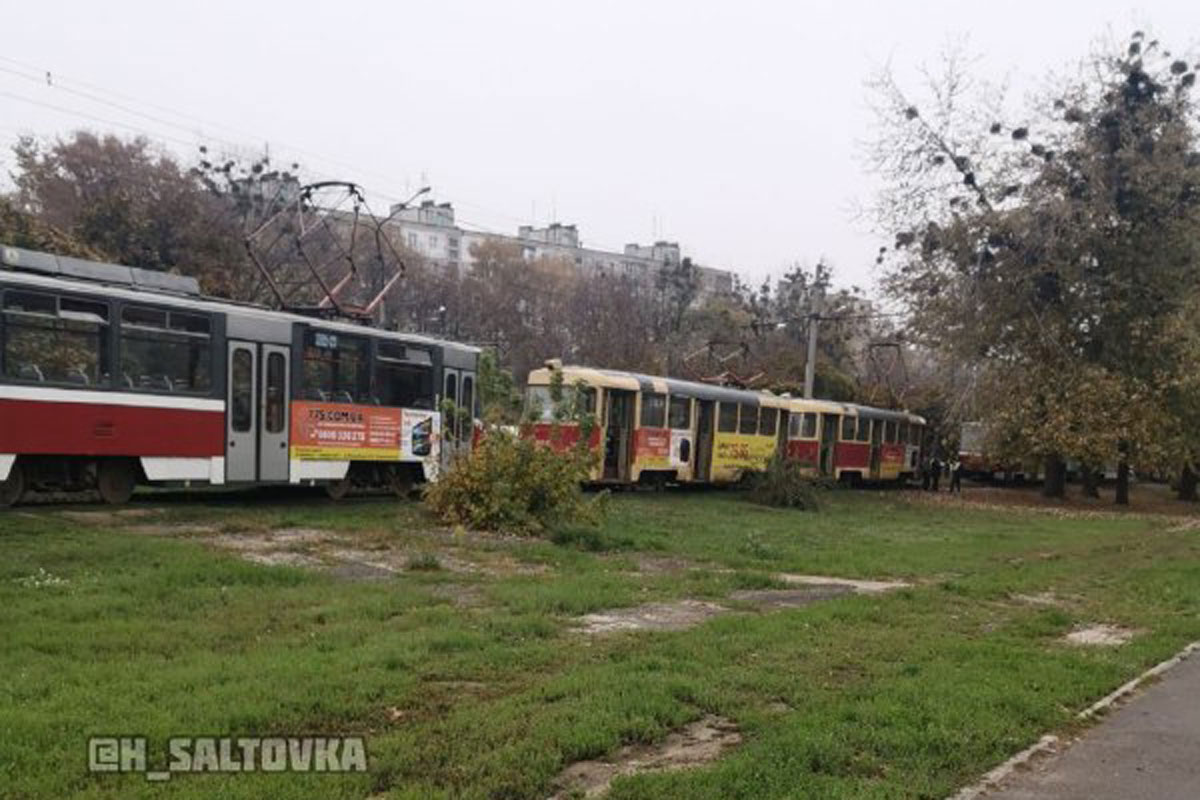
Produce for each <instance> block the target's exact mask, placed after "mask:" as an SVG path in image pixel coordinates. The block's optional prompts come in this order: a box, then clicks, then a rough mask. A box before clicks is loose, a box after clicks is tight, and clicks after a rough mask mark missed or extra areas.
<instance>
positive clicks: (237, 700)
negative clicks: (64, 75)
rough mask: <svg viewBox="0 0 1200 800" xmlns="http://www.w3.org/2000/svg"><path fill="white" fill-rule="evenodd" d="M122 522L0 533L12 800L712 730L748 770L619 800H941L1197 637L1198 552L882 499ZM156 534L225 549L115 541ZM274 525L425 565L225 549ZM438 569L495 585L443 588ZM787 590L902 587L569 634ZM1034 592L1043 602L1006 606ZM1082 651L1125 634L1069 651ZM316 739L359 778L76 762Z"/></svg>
mask: <svg viewBox="0 0 1200 800" xmlns="http://www.w3.org/2000/svg"><path fill="white" fill-rule="evenodd" d="M138 505H140V506H144V507H149V508H153V509H156V511H155V513H154V514H153V515H152V516H150V517H147V518H134V517H123V518H119V519H117V518H114V519H107V520H106V519H105V518H104V517H103V516H98V517H96V518H95V519H93V520H89V521H86V522H80V521H78V517H73V518H69V517H67V516H64V515H63V513H62V511H61V510H60V509H56V508H45V509H39V508H37V507H31V508H27V509H23V510H20V509H19V510H18V511H17V512H8V513H5V514H3V515H0V631H3V634H2V639H0V641H2V642H3V647H2V648H0V795H3V796H11V797H59V796H67V795H74V796H85V797H93V796H94V797H125V796H139V795H145V796H157V795H160V794H169V795H178V796H196V797H209V796H214V795H220V796H222V797H231V798H236V797H247V798H250V797H297V798H299V797H314V796H320V797H325V796H330V797H364V796H369V795H373V794H387V795H388V796H392V797H404V798H408V797H411V798H425V797H479V798H544V797H546V796H547V795H548V794H550V792H551V786H552V781H553V779H554V777H555V775H557V773H558V772H559V771H560V770H562V769H563V767H565V766H566V765H568V764H570V763H572V762H574V761H577V760H581V759H588V758H596V757H599V756H603V755H604V754H606V753H611V752H612V751H614V750H616V749H617V748H618V747H620V746H621V745H623V744H628V743H633V742H654V741H659V740H661V739H662V738H663V737H665V736H666V735H667V733H668V732H670V731H671V730H673V729H675V728H678V727H680V726H682V725H684V724H685V723H687V722H689V721H691V720H695V719H698V718H700V717H702V716H703V715H704V714H706V713H715V714H719V715H722V716H724V717H727V718H729V719H731V720H733V721H735V722H736V723H737V725H738V726H739V727H740V729H741V732H742V735H743V737H744V740H743V743H742V744H741V745H740V746H739V747H737V748H736V749H734V750H731V751H729V752H728V753H727V754H726V755H725V756H724V757H723V758H721V759H720V760H719V761H717V762H714V763H713V764H711V765H708V766H705V767H703V768H700V769H695V770H688V771H677V772H669V773H657V774H643V775H637V776H633V777H629V778H621V779H618V780H617V782H616V783H615V784H614V785H613V788H612V791H611V793H610V795H609V796H610V797H613V798H660V797H687V798H689V799H690V800H699V798H738V797H745V798H758V797H819V798H836V797H927V798H942V797H945V796H946V795H948V794H950V793H951V792H952V791H953V790H954V789H955V788H956V787H958V786H961V785H963V784H965V783H968V782H970V781H972V780H973V779H974V778H975V777H976V776H977V775H979V774H980V773H982V772H984V771H986V770H987V769H989V768H990V767H992V766H993V765H994V764H995V763H997V762H999V761H1001V760H1003V759H1005V758H1007V757H1008V756H1009V755H1011V754H1012V753H1014V752H1016V751H1017V750H1019V749H1021V748H1023V747H1025V746H1026V745H1028V744H1029V743H1031V742H1032V741H1033V740H1035V739H1036V738H1037V737H1038V736H1040V735H1041V734H1042V733H1044V732H1046V731H1048V730H1057V731H1063V730H1069V729H1070V728H1071V727H1072V726H1073V725H1075V724H1076V723H1075V722H1074V714H1075V712H1076V711H1078V710H1079V709H1081V708H1083V707H1085V706H1086V705H1088V704H1089V703H1090V702H1092V701H1093V700H1095V699H1097V698H1099V697H1101V696H1103V695H1104V694H1106V693H1107V692H1109V691H1111V690H1112V689H1113V688H1115V687H1116V686H1117V685H1119V684H1121V683H1122V682H1124V681H1125V680H1127V679H1128V678H1130V677H1132V676H1134V675H1136V674H1137V673H1139V672H1140V671H1141V670H1143V669H1144V668H1146V667H1147V666H1149V665H1151V664H1153V663H1155V662H1157V661H1160V660H1162V659H1163V658H1165V657H1167V656H1169V655H1170V654H1171V653H1173V652H1175V651H1176V650H1178V649H1179V648H1180V647H1182V646H1183V645H1184V644H1185V643H1187V642H1189V641H1192V640H1194V639H1197V638H1200V561H1198V560H1197V555H1198V554H1200V530H1185V529H1181V528H1180V527H1179V526H1178V520H1175V521H1170V520H1165V519H1164V520H1154V519H1132V518H1113V519H1066V518H1059V517H1054V516H1050V515H1046V514H1037V513H1030V512H1022V511H1018V510H1014V511H1009V512H1005V511H996V510H988V511H979V510H969V509H955V508H944V509H943V508H930V507H928V506H925V505H917V504H909V503H908V502H907V501H906V500H905V499H904V496H903V495H901V494H900V493H880V494H871V493H866V492H860V493H850V492H846V493H835V494H833V495H832V496H831V498H830V502H829V503H828V507H827V508H826V509H824V510H823V511H822V512H820V513H818V514H809V513H804V512H797V511H781V510H774V509H765V508H760V507H756V506H754V505H751V504H750V503H748V502H746V501H745V500H744V499H742V497H741V496H739V495H737V494H734V493H707V494H705V493H680V494H624V495H617V496H615V497H613V498H612V502H611V512H610V515H609V518H608V521H607V522H606V523H605V525H604V527H603V529H602V530H601V531H599V532H598V533H594V532H593V533H589V532H575V533H574V534H573V535H566V536H562V537H560V538H559V542H558V543H554V542H550V541H542V540H513V539H504V538H491V537H480V536H476V535H473V534H469V533H466V532H462V531H460V532H457V533H447V532H440V533H438V532H434V531H433V530H432V529H434V528H435V527H436V526H434V525H433V523H432V522H431V521H430V520H429V519H428V518H427V517H426V516H425V514H424V512H423V511H422V510H421V508H420V507H419V506H417V505H414V504H411V503H408V504H404V503H399V504H398V503H394V502H390V501H385V500H362V501H352V502H349V503H345V504H342V505H330V504H327V503H325V502H321V501H318V500H316V499H315V498H311V497H309V496H307V495H305V496H296V497H294V498H293V497H289V496H287V495H282V496H280V495H274V496H269V497H256V496H253V495H251V496H248V497H241V496H232V497H231V496H228V495H226V496H221V497H218V498H214V499H213V500H212V501H210V502H209V503H207V504H206V505H201V504H198V503H195V502H192V501H183V500H180V499H171V500H170V501H167V502H162V501H160V500H158V499H157V498H154V497H153V496H152V497H150V498H149V499H148V500H147V499H143V501H142V502H141V503H140V504H138ZM158 509H165V510H163V511H158ZM148 522H153V523H155V524H158V525H160V527H162V526H163V525H182V524H185V523H186V524H207V525H211V526H215V527H214V531H215V533H214V531H208V532H207V533H205V532H201V533H194V534H191V535H180V534H171V535H161V534H162V533H163V531H162V530H158V531H156V533H157V534H158V535H151V534H149V533H147V532H145V531H142V532H127V531H124V530H122V526H137V525H144V524H146V523H148ZM281 527H292V528H294V527H300V528H323V529H331V530H335V531H340V532H343V534H344V535H345V536H346V537H347V538H348V540H350V541H353V542H356V543H357V544H356V546H358V547H359V548H360V549H362V550H363V551H368V552H370V551H378V552H384V551H386V550H388V549H389V548H393V549H394V548H403V549H406V550H407V551H408V552H419V553H422V554H424V555H423V556H422V557H420V558H416V559H414V560H413V562H412V563H413V567H414V568H413V569H411V570H408V571H402V572H400V573H398V574H397V575H396V576H395V577H392V578H389V579H386V580H370V581H368V580H347V579H345V578H343V577H336V576H333V575H330V574H326V573H325V572H322V571H320V570H314V569H307V568H303V567H291V566H264V565H261V564H254V563H249V562H247V561H245V560H243V559H242V558H240V557H239V556H238V555H236V554H235V553H233V552H231V551H229V550H228V549H223V548H219V547H215V546H214V544H213V542H214V541H215V540H214V536H219V537H221V538H223V539H224V540H225V541H226V543H228V541H229V540H231V539H233V538H236V537H238V536H249V535H253V534H254V533H255V532H261V531H264V530H273V529H277V528H281ZM171 530H172V529H170V528H168V529H167V532H168V533H170V531H171ZM184 530H185V529H183V528H180V531H184ZM298 549H301V550H302V549H303V547H298ZM452 558H457V559H459V560H462V561H468V562H473V563H478V564H487V565H491V567H489V568H488V569H487V570H478V571H473V572H462V571H456V570H452V569H447V568H437V567H439V566H441V565H444V564H447V563H450V562H451V559H452ZM639 565H640V566H641V567H642V568H641V569H639ZM664 565H665V566H664ZM43 571H44V572H43ZM781 572H793V573H816V574H826V575H837V576H843V577H868V578H902V579H907V580H910V581H912V582H913V584H914V585H913V587H912V588H908V589H901V590H898V591H895V592H891V593H888V594H881V595H872V596H843V597H837V598H834V599H831V600H828V601H825V602H822V603H819V604H815V605H812V606H809V607H806V608H801V609H792V610H782V611H775V612H771V613H755V612H741V613H731V614H726V615H724V616H719V617H716V618H714V619H711V620H709V621H708V622H706V623H704V624H702V625H700V626H698V627H695V628H692V629H690V630H684V631H677V632H634V633H624V634H615V635H608V636H598V637H594V636H587V635H584V634H581V633H579V632H577V631H575V630H574V629H573V623H574V618H575V617H577V616H579V615H581V614H586V613H589V612H593V611H598V610H601V609H610V608H615V607H622V606H630V605H637V604H640V603H643V602H648V601H657V600H666V599H672V598H684V597H691V598H702V599H720V598H722V597H726V596H727V595H729V594H730V593H731V592H734V591H736V590H738V589H744V588H764V587H771V586H777V585H779V584H778V583H777V579H776V578H775V575H776V574H777V573H781ZM1044 592H1052V593H1053V594H1054V596H1055V597H1057V598H1059V600H1060V602H1059V604H1058V605H1037V604H1031V603H1028V602H1023V601H1021V600H1020V599H1018V598H1015V597H1014V595H1018V594H1023V595H1034V594H1038V593H1044ZM1092 622H1111V623H1117V624H1120V625H1124V626H1127V627H1130V628H1134V629H1137V630H1138V631H1139V632H1140V633H1139V635H1138V636H1136V637H1135V638H1134V639H1133V641H1132V642H1130V643H1129V644H1127V645H1124V646H1122V647H1119V648H1109V649H1081V648H1077V647H1072V646H1069V645H1065V644H1063V643H1061V641H1060V637H1061V636H1062V635H1063V634H1065V633H1066V632H1068V631H1070V630H1071V629H1072V628H1073V627H1074V626H1075V625H1077V624H1082V623H1092ZM330 733H355V734H362V735H365V736H366V737H367V747H368V755H369V760H370V769H369V771H368V773H366V774H351V775H273V774H262V773H258V774H252V775H236V776H219V775H188V776H182V777H176V778H175V779H174V780H172V781H171V782H169V783H167V784H150V783H147V782H146V781H145V780H144V779H143V778H142V777H140V776H136V775H134V776H129V775H123V776H115V775H89V774H88V773H87V771H86V769H85V765H86V739H87V737H88V736H91V735H112V734H125V735H133V734H139V735H146V736H149V737H150V740H151V743H152V746H151V760H152V761H153V760H155V750H154V744H153V743H155V742H160V743H161V742H163V741H164V740H165V739H166V737H167V736H169V735H172V734H176V735H188V734H190V735H219V734H232V735H243V736H244V735H256V734H261V735H272V734H282V735H289V734H292V735H300V734H330Z"/></svg>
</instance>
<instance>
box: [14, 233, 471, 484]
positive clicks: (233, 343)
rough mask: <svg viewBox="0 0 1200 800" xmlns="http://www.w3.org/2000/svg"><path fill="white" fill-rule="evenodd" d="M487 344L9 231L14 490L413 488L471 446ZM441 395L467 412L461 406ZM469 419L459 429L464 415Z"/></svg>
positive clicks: (433, 476)
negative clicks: (49, 244)
mask: <svg viewBox="0 0 1200 800" xmlns="http://www.w3.org/2000/svg"><path fill="white" fill-rule="evenodd" d="M478 356H479V351H478V350H477V349H476V348H472V347H468V346H465V345H461V344H456V343H452V342H445V341H439V340H436V339H431V338H427V337H422V336H417V335H411V334H403V333H393V332H388V331H382V330H377V329H373V328H369V327H365V326H363V325H360V324H355V323H353V322H342V321H336V320H329V319H321V318H315V317H309V316H305V315H301V314H294V313H287V312H280V311H272V310H269V309H266V308H262V307H258V306H251V305H239V304H236V303H231V302H228V301H222V300H217V299H212V298H206V297H203V296H202V295H200V293H199V287H198V285H197V283H196V281H195V280H194V279H191V278H184V277H179V276H173V275H166V274H163V273H157V272H151V271H147V270H139V269H135V268H131V267H124V266H120V265H116V264H102V263H97V262H91V261H83V260H80V259H74V258H67V257H62V256H55V255H51V254H48V253H41V252H35V251H30V250H24V249H21V248H15V247H0V506H5V505H12V504H13V503H16V502H18V501H20V499H21V498H22V497H23V496H24V495H25V494H26V493H27V492H30V491H39V490H68V491H70V490H79V489H88V488H95V489H98V490H99V492H100V494H101V496H102V497H103V498H104V499H105V500H106V501H108V502H111V503H120V502H124V501H125V500H127V499H128V498H129V496H130V494H131V493H132V491H133V489H134V487H135V486H136V485H138V484H167V485H188V486H190V485H222V484H235V485H243V486H244V485H251V484H269V483H276V484H289V483H290V484H321V485H324V486H326V487H327V489H328V491H329V492H330V494H331V495H333V496H335V497H336V496H340V495H343V494H345V493H346V492H347V491H349V489H350V488H351V487H352V486H354V485H385V486H390V487H392V488H394V489H396V490H397V491H406V490H407V487H409V486H411V485H412V484H413V483H415V482H420V481H425V480H431V479H433V478H435V477H436V475H437V473H438V471H439V470H440V469H442V468H444V467H445V465H446V464H447V463H448V459H450V458H451V457H452V456H453V455H454V454H455V453H456V452H457V451H459V450H461V449H463V448H469V447H470V445H471V428H470V425H471V422H470V418H471V417H473V416H474V410H475V406H476V402H477V399H476V389H475V380H476V368H477V363H478ZM443 400H450V401H452V402H453V403H454V404H455V405H456V406H457V407H458V408H460V409H468V410H470V411H471V413H470V414H453V415H447V419H448V420H449V422H448V427H449V428H450V429H449V430H445V431H443V430H442V415H441V413H440V409H441V407H442V401H443ZM460 428H461V430H460Z"/></svg>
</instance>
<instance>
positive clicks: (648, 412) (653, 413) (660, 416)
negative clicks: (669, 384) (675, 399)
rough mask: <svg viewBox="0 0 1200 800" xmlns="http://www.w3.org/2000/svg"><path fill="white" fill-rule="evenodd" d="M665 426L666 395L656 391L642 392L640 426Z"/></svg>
mask: <svg viewBox="0 0 1200 800" xmlns="http://www.w3.org/2000/svg"><path fill="white" fill-rule="evenodd" d="M666 426H667V396H666V395H665V394H659V393H657V392H642V427H643V428H665V427H666Z"/></svg>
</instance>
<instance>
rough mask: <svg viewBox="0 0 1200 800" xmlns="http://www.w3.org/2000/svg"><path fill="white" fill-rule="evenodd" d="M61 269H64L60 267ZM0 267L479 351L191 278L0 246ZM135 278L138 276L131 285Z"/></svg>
mask: <svg viewBox="0 0 1200 800" xmlns="http://www.w3.org/2000/svg"><path fill="white" fill-rule="evenodd" d="M64 265H66V267H65V268H64ZM0 267H3V268H5V269H0V276H2V277H4V278H5V279H6V280H11V281H13V282H15V283H21V284H23V285H26V286H33V287H37V288H41V289H47V290H54V289H62V288H63V287H68V288H69V290H70V291H76V292H80V293H82V294H95V295H104V296H108V297H115V298H118V299H121V300H132V301H139V300H140V301H142V302H152V303H158V304H160V305H167V306H174V307H178V308H187V309H193V310H203V311H210V312H215V313H224V314H230V315H237V316H241V317H245V318H249V319H262V320H270V321H275V322H294V323H302V324H306V325H310V326H312V327H314V328H320V329H322V330H334V331H338V332H340V333H348V334H350V333H352V334H358V335H360V336H375V337H381V338H386V339H395V340H400V341H405V342H410V343H415V344H427V345H430V346H436V347H440V348H443V349H445V350H452V351H457V352H459V353H462V354H468V353H474V354H478V353H480V352H482V350H481V348H478V347H475V346H473V345H468V344H462V343H460V342H454V341H449V340H446V339H435V338H433V337H430V336H425V335H422V334H418V333H405V332H402V331H388V330H384V329H382V328H372V327H368V326H366V325H359V324H356V323H353V322H346V321H343V320H330V319H322V318H320V317H311V316H307V315H304V314H297V313H295V312H291V311H279V310H276V309H273V308H267V307H266V306H262V305H257V304H254V303H243V302H238V301H236V300H226V299H223V298H218V297H209V296H206V295H202V294H200V293H199V285H198V284H197V283H196V280H195V278H186V279H185V278H182V277H181V276H174V275H168V274H166V273H155V272H153V271H151V270H139V269H135V268H133V267H122V266H121V265H119V264H104V263H101V262H93V261H84V260H82V259H73V258H67V257H65V256H55V255H53V254H52V253H42V252H39V251H36V250H26V249H23V248H20V247H9V246H3V247H0ZM139 274H140V275H142V276H143V277H141V278H140V279H137V280H135V278H136V277H137V276H138V275H139ZM155 275H158V276H159V278H158V279H155V278H153V277H144V276H155ZM172 278H180V279H181V282H180V283H174V282H172V281H171V280H169V279H172ZM156 280H157V283H156V282H155V281H156ZM192 286H194V287H195V291H190V288H189V287H192Z"/></svg>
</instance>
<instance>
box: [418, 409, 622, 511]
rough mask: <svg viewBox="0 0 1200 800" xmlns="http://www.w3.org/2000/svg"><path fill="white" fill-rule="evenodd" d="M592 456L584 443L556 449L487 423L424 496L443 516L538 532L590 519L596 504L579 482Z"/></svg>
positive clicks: (587, 469)
mask: <svg viewBox="0 0 1200 800" xmlns="http://www.w3.org/2000/svg"><path fill="white" fill-rule="evenodd" d="M593 458H594V456H593V454H592V453H590V452H589V451H587V450H586V449H580V448H576V449H572V450H569V451H567V452H555V451H554V450H552V449H551V448H549V447H543V446H539V445H538V444H536V443H535V442H534V441H533V440H531V439H523V438H521V437H519V436H517V435H515V434H514V433H511V432H509V431H507V430H504V429H502V428H492V429H490V430H489V431H488V432H487V434H486V435H485V436H484V437H483V439H482V440H481V441H480V442H479V444H478V445H477V446H476V447H475V449H474V450H473V451H472V452H471V454H470V455H468V456H466V457H465V458H462V459H459V460H458V461H456V462H455V464H454V467H453V469H451V470H450V471H449V473H448V474H445V475H443V476H442V478H441V480H439V481H438V482H437V483H435V484H433V485H432V486H430V487H429V488H428V489H427V490H426V494H425V499H426V502H427V503H428V504H429V507H430V508H431V509H432V510H433V512H434V513H435V514H437V515H438V516H439V517H440V518H441V519H442V520H444V521H445V522H448V523H450V524H458V525H466V526H468V527H471V528H475V529H477V530H488V531H505V532H509V533H522V534H538V533H543V532H546V531H550V530H554V529H557V528H559V527H561V526H564V525H569V524H574V523H581V522H595V521H597V520H598V518H599V512H600V507H599V505H598V503H596V502H592V501H589V500H588V498H586V497H585V496H584V494H583V490H582V488H581V484H582V483H583V482H584V481H585V480H586V479H587V477H588V472H589V469H590V467H591V464H592V461H593Z"/></svg>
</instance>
